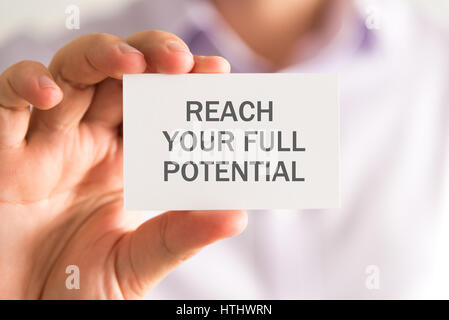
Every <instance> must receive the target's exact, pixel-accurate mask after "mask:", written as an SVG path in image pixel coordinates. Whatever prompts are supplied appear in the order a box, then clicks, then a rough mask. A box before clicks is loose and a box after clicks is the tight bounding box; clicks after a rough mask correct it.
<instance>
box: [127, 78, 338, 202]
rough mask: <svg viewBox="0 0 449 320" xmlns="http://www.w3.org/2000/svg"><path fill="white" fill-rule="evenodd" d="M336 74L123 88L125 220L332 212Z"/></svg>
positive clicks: (143, 81)
mask: <svg viewBox="0 0 449 320" xmlns="http://www.w3.org/2000/svg"><path fill="white" fill-rule="evenodd" d="M338 97H339V95H338V84H337V75H334V74H183V75H162V74H136V75H125V76H124V79H123V101H124V104H123V110H124V115H123V136H124V183H125V191H124V192H125V208H126V209H127V210H208V209H306V208H307V209H311V208H336V207H338V206H339V101H338Z"/></svg>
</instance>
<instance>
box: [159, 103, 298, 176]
mask: <svg viewBox="0 0 449 320" xmlns="http://www.w3.org/2000/svg"><path fill="white" fill-rule="evenodd" d="M195 120H196V121H206V122H209V121H244V122H250V121H254V122H255V121H257V122H262V121H265V122H267V121H268V122H273V102H272V101H268V103H267V104H266V105H265V106H264V105H263V104H262V102H261V101H257V102H256V103H253V102H251V101H243V102H242V103H240V104H239V105H238V107H237V108H236V107H234V104H233V103H232V102H231V101H226V102H225V103H224V104H223V105H222V106H220V103H219V102H218V101H206V102H205V103H202V102H199V101H187V102H186V121H188V122H189V121H195ZM162 134H163V136H164V138H165V139H166V141H167V145H168V151H169V152H173V151H175V148H174V146H175V145H176V146H180V147H181V149H182V150H183V151H185V152H193V151H200V152H203V151H204V152H210V151H230V152H236V150H238V151H242V150H243V152H246V153H247V152H251V151H254V150H255V149H257V150H259V151H262V152H265V153H266V152H305V150H306V149H305V148H304V147H301V146H300V145H299V138H298V132H297V131H292V132H291V140H290V141H291V143H290V144H287V143H286V142H285V140H287V139H285V134H286V132H283V131H274V130H271V131H263V130H248V131H245V132H244V135H243V138H241V137H240V136H236V135H234V133H233V132H232V131H231V130H219V131H210V130H209V131H200V132H193V131H191V130H184V131H183V130H176V131H173V132H168V131H162ZM298 172H299V170H298V164H297V162H296V161H291V162H290V163H285V161H276V162H275V163H273V162H272V161H257V159H256V160H252V161H249V160H246V161H197V162H195V161H185V162H183V163H178V162H176V161H164V181H169V179H170V177H171V176H172V175H179V176H181V177H182V179H183V180H185V181H187V182H192V181H196V180H202V181H217V182H225V181H244V182H248V181H254V182H258V181H273V182H274V181H279V180H282V181H305V178H303V177H300V176H298Z"/></svg>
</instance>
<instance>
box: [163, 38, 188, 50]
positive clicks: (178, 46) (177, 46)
mask: <svg viewBox="0 0 449 320" xmlns="http://www.w3.org/2000/svg"><path fill="white" fill-rule="evenodd" d="M166 46H167V48H168V50H170V51H173V52H187V53H190V50H189V48H187V46H186V45H184V44H182V43H180V42H179V41H176V40H169V41H167V43H166Z"/></svg>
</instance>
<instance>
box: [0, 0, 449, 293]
mask: <svg viewBox="0 0 449 320" xmlns="http://www.w3.org/2000/svg"><path fill="white" fill-rule="evenodd" d="M183 1H187V0H148V1H146V2H145V1H139V0H126V1H125V0H96V1H92V0H78V1H73V0H58V1H56V0H41V1H31V0H28V1H26V0H14V1H9V0H1V1H0V70H2V69H3V68H6V67H7V66H8V65H10V64H12V63H14V62H17V61H19V60H22V59H30V58H31V59H36V60H38V61H41V62H44V63H48V61H50V58H51V56H52V54H53V53H54V51H55V50H57V49H58V48H59V47H60V45H61V44H62V43H65V42H66V41H67V40H68V39H73V38H75V37H77V36H79V35H81V34H84V33H89V32H101V31H105V30H106V31H107V32H110V33H113V34H117V35H119V36H122V35H124V36H126V35H129V34H132V33H133V32H135V31H137V30H142V28H144V29H148V28H152V27H153V26H156V27H157V28H161V27H159V26H160V25H164V23H165V22H167V21H168V22H172V20H176V19H179V20H182V19H184V18H185V21H180V22H188V24H189V30H187V31H194V32H192V34H190V36H191V37H190V38H189V37H188V36H189V34H188V33H187V36H186V37H183V39H184V40H185V41H186V42H188V41H189V40H190V43H189V46H190V48H192V47H193V48H194V49H195V52H194V53H201V54H210V53H212V54H215V53H217V51H214V50H215V49H217V50H218V53H219V54H220V55H223V56H225V57H226V58H228V59H229V60H230V61H231V65H232V68H233V71H235V70H236V69H237V72H239V71H240V72H264V71H265V72H266V69H264V68H263V67H259V65H258V62H260V61H259V60H257V59H256V58H260V57H259V56H256V55H254V54H253V53H251V52H250V50H248V47H246V46H244V45H242V42H241V41H240V39H239V38H237V37H235V35H234V34H230V33H229V29H227V28H224V27H223V25H222V24H220V22H221V20H219V19H217V16H214V15H213V14H209V13H210V12H207V11H202V10H201V9H203V8H201V7H200V8H196V9H197V10H196V11H194V14H190V15H189V12H187V13H185V12H184V11H187V10H184V11H183V9H184V8H183V7H181V6H179V8H177V9H179V12H177V11H176V10H173V7H176V5H177V4H178V3H180V2H183ZM229 1H231V0H229ZM234 1H239V0H234ZM242 1H243V0H242ZM247 1H249V0H247ZM283 1H285V3H284V4H287V2H292V1H298V0H278V2H277V1H276V2H274V1H273V2H271V3H275V5H276V6H281V4H282V3H283ZM300 1H302V0H300ZM326 1H328V2H326ZM336 1H337V0H335V2H336ZM341 1H342V2H344V1H346V0H341ZM138 2H141V4H145V5H146V6H145V8H147V9H148V10H147V11H145V10H140V8H141V7H140V6H135V7H134V11H132V13H133V14H132V15H126V14H125V13H126V11H125V10H127V9H126V8H127V7H130V6H132V5H133V4H135V3H136V4H137V3H138ZM192 2H194V1H192ZM195 2H197V1H195ZM198 2H201V0H198ZM261 2H262V0H261ZM267 2H269V1H267ZM305 2H307V1H305V0H304V2H303V3H305ZM324 2H326V5H328V4H331V3H333V1H332V2H331V1H329V0H325V1H324ZM348 2H349V0H348ZM356 2H363V3H367V2H369V4H370V5H374V7H376V4H379V6H380V2H383V3H384V4H388V6H392V7H393V8H391V7H389V8H387V9H386V10H385V11H382V15H381V18H384V17H385V19H384V20H383V21H384V22H385V24H384V25H382V28H371V27H369V25H368V22H369V21H370V20H369V19H363V20H364V25H366V28H365V27H363V28H362V27H361V26H359V22H361V21H359V20H358V19H354V21H349V26H346V24H347V23H343V24H342V25H344V27H348V28H342V29H341V32H339V36H338V37H335V38H336V41H332V42H331V45H330V46H328V45H327V42H325V41H323V43H321V44H322V48H321V47H320V54H318V57H317V59H316V60H315V61H314V60H313V59H310V60H312V61H307V63H305V64H303V65H301V64H298V66H295V65H292V68H291V69H288V70H287V72H311V71H312V72H339V75H340V76H341V78H340V80H341V82H340V84H341V110H342V114H341V115H342V117H341V128H342V134H341V141H342V143H341V146H342V152H341V154H342V161H341V163H342V167H341V168H342V177H343V179H342V208H341V210H333V211H332V210H329V211H323V212H315V211H314V212H313V213H311V212H310V211H307V210H305V211H304V212H299V213H298V212H285V211H276V212H254V213H250V224H249V226H248V229H247V230H246V231H245V233H244V234H242V235H239V236H238V237H236V238H233V239H229V240H226V241H224V242H220V243H218V244H216V245H214V246H213V247H210V248H206V249H205V250H204V251H203V252H202V253H201V254H200V255H199V256H198V257H195V258H194V259H192V260H189V261H188V262H187V263H185V264H183V265H182V267H180V268H179V269H177V270H176V271H175V272H174V273H172V274H171V275H170V276H169V277H167V279H166V280H164V281H163V282H162V283H161V284H160V285H159V286H158V287H157V288H156V290H154V291H153V292H152V293H150V296H149V297H150V298H180V299H183V298H189V299H225V298H231V297H232V298H242V299H254V298H263V299H282V298H284V299H293V298H309V299H310V298H312V299H313V298H323V297H324V298H334V299H335V298H337V299H341V298H357V299H365V298H422V297H425V298H427V297H441V296H442V297H446V298H447V297H449V290H448V285H447V284H449V274H448V272H447V270H448V268H449V256H448V252H449V217H448V215H447V213H448V212H449V210H448V208H449V196H448V194H449V193H448V190H449V183H448V182H449V161H447V159H448V158H449V152H447V151H448V150H449V139H448V137H449V135H448V129H447V128H449V116H448V114H449V111H448V110H449V108H448V101H449V99H448V96H447V93H448V92H449V91H448V83H449V81H448V79H449V77H448V72H447V70H449V60H448V59H447V57H448V56H449V55H448V52H449V47H448V45H447V43H448V41H447V34H448V33H447V32H444V31H443V30H442V29H441V28H440V27H439V26H438V25H444V26H446V27H447V28H449V1H448V0H431V1H429V0H404V1H402V0H357V1H356ZM399 2H401V3H402V2H408V3H409V4H411V5H412V6H413V7H415V8H417V10H413V11H416V12H418V13H419V18H418V17H416V16H415V15H412V16H411V17H412V18H411V20H402V18H403V16H404V13H406V10H405V9H404V8H405V7H406V8H407V9H408V6H398V7H395V6H394V5H395V4H398V3H399ZM263 3H264V2H263ZM278 3H279V5H278ZM226 4H228V3H226ZM264 4H265V3H264ZM301 4H302V3H301ZM70 5H75V6H76V8H78V9H79V10H80V12H81V16H80V25H81V29H80V30H70V29H68V28H67V27H66V22H67V16H68V15H67V13H66V9H67V7H68V6H70ZM368 8H369V7H368V6H365V4H364V5H361V7H360V8H359V9H360V15H361V16H360V18H367V16H368V15H369V12H367V9H368ZM379 8H381V9H383V7H379ZM188 9H191V8H188ZM128 13H129V12H128ZM168 13H170V14H168ZM383 14H385V16H384V15H383ZM422 14H423V15H425V16H427V17H430V20H431V21H430V23H429V21H428V20H429V19H427V18H426V19H421V15H422ZM184 15H185V17H184ZM269 15H272V11H269ZM405 16H407V15H405ZM108 17H109V18H111V17H113V18H112V19H110V20H108V21H106V22H107V29H105V28H104V27H103V26H104V23H105V21H103V20H102V19H106V20H107V18H108ZM116 17H121V18H123V20H122V21H118V20H117V19H116ZM129 17H131V18H129ZM150 17H151V18H150ZM167 17H168V18H167ZM198 17H205V19H198ZM247 18H248V17H247V16H244V19H243V21H244V24H245V25H249V23H248V20H247ZM353 18H354V17H353ZM357 18H359V16H357ZM158 19H159V21H157V20H158ZM295 19H296V16H295ZM199 20H205V21H199ZM342 20H343V21H344V22H348V20H351V19H342ZM211 21H212V23H211ZM283 21H284V20H283ZM295 21H296V20H295ZM203 22H204V23H203ZM263 22H266V20H263ZM262 24H263V23H262ZM262 24H259V23H258V24H254V25H256V26H257V28H256V32H255V33H256V34H257V35H262V37H263V40H264V42H267V41H266V34H265V33H262V32H261V31H260V30H259V27H260V26H261V25H262ZM180 25H181V26H182V23H180ZM211 26H212V28H211ZM447 28H446V29H447ZM184 29H187V28H184ZM377 29H378V30H377ZM167 30H168V31H172V30H171V29H167ZM182 30H183V29H182V28H181V31H182ZM354 30H355V32H354ZM269 31H271V30H269ZM281 31H283V29H282V30H281ZM208 33H209V34H208ZM18 35H19V36H18ZM192 35H194V36H195V37H193V36H192ZM208 36H209V37H208ZM53 37H54V38H57V39H52V38H53ZM63 38H64V40H62V39H63ZM323 38H326V37H323ZM47 39H50V41H49V42H47V41H46V40H47ZM198 39H199V40H198ZM53 40H54V41H53ZM276 40H277V38H276ZM306 40H307V39H306ZM309 40H310V39H309ZM62 41H63V42H62ZM268 42H269V41H268ZM324 43H326V45H324ZM217 44H218V45H217ZM306 44H308V45H311V47H313V46H314V45H315V43H314V42H313V41H312V42H310V41H309V42H308V43H306ZM2 45H3V47H2ZM270 47H277V46H274V45H272V43H271V42H270ZM205 48H206V49H205ZM207 48H209V49H210V48H214V50H209V51H208V50H207ZM321 49H323V50H321ZM293 51H294V50H293ZM313 58H315V56H314V57H313ZM261 64H262V63H261ZM235 67H236V68H235ZM239 67H240V68H239ZM296 67H297V68H296ZM248 70H249V71H248ZM280 71H282V72H285V70H282V68H280ZM367 146H369V147H367ZM446 184H447V185H446ZM445 187H446V189H444V188H445ZM154 214H156V213H148V217H150V216H152V215H154ZM372 266H374V267H376V268H377V267H378V268H379V270H381V272H382V280H381V281H382V282H381V286H380V288H374V289H373V288H370V286H369V285H367V282H366V280H367V279H368V280H369V275H370V273H369V270H371V269H370V267H372ZM367 276H368V278H367Z"/></svg>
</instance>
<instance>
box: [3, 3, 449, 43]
mask: <svg viewBox="0 0 449 320" xmlns="http://www.w3.org/2000/svg"><path fill="white" fill-rule="evenodd" d="M134 1H135V0H77V1H72V0H40V1H32V0H14V1H9V0H1V1H0V42H1V41H3V40H5V39H7V38H8V37H10V36H11V35H13V34H15V33H16V32H21V31H22V32H23V31H25V32H32V33H33V34H42V33H46V34H47V35H52V34H57V33H58V32H61V31H63V30H65V19H66V17H67V15H66V14H65V9H66V7H67V6H68V5H71V4H75V5H77V6H78V7H79V8H80V11H81V12H82V15H81V25H82V23H83V20H89V19H90V18H92V17H95V16H98V15H108V14H111V13H114V12H117V11H119V10H120V9H121V8H123V7H125V6H127V5H129V4H130V3H132V2H134ZM150 1H151V0H150ZM168 1H169V0H168ZM281 1H282V0H281ZM392 1H396V0H392ZM409 1H410V2H411V3H413V4H414V5H417V6H420V7H422V9H423V10H425V11H426V12H428V14H429V15H431V16H432V17H433V18H434V19H436V20H439V21H440V22H442V23H445V24H447V25H448V26H449V1H448V0H431V1H429V0H409Z"/></svg>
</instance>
